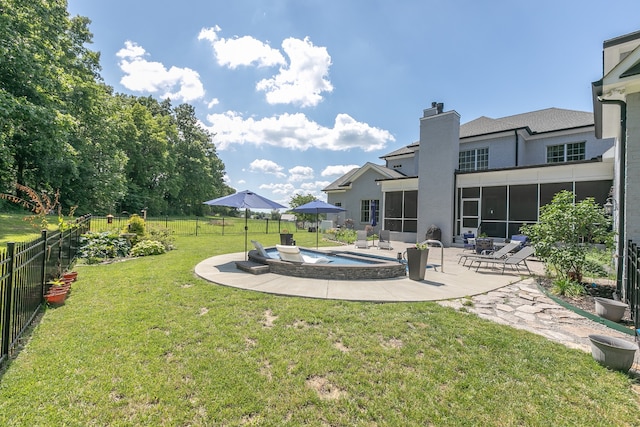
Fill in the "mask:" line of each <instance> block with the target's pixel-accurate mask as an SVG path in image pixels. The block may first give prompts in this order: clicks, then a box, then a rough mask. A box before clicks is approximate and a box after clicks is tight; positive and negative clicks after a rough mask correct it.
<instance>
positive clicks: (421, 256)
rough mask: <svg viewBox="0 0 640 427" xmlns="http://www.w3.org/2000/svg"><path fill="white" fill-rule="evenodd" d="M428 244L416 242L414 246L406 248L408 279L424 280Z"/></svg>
mask: <svg viewBox="0 0 640 427" xmlns="http://www.w3.org/2000/svg"><path fill="white" fill-rule="evenodd" d="M428 257H429V246H428V245H427V244H426V243H416V245H415V246H414V247H409V248H407V265H408V266H409V279H411V280H424V273H425V271H426V270H427V258H428Z"/></svg>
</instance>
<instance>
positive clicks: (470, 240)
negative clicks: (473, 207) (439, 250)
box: [462, 233, 476, 251]
mask: <svg viewBox="0 0 640 427" xmlns="http://www.w3.org/2000/svg"><path fill="white" fill-rule="evenodd" d="M462 242H463V244H464V246H463V248H464V249H465V250H467V249H468V250H471V251H475V250H476V235H475V234H473V233H464V234H463V235H462Z"/></svg>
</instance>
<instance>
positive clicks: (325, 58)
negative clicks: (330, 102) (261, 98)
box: [256, 37, 333, 107]
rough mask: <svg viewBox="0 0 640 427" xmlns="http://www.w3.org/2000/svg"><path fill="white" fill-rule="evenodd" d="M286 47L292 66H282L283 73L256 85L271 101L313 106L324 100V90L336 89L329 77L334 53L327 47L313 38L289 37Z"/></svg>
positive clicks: (268, 100) (285, 42) (271, 102)
mask: <svg viewBox="0 0 640 427" xmlns="http://www.w3.org/2000/svg"><path fill="white" fill-rule="evenodd" d="M282 49H283V50H284V51H285V53H286V54H287V56H288V57H289V66H288V67H287V66H284V65H283V66H281V67H280V73H279V74H278V75H276V76H274V77H272V78H270V79H264V80H261V81H259V82H258V83H257V84H256V89H257V90H262V91H265V92H266V97H267V102H268V103H269V104H297V105H300V106H301V107H313V106H315V105H318V103H319V102H320V101H322V95H321V94H322V93H323V92H331V91H333V85H331V82H329V80H328V75H329V67H330V66H331V56H330V55H329V53H328V52H327V48H325V47H318V46H314V45H313V43H311V41H309V38H308V37H306V38H305V39H304V40H300V39H295V38H288V39H286V40H284V41H283V42H282Z"/></svg>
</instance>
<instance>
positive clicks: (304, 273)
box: [249, 247, 406, 280]
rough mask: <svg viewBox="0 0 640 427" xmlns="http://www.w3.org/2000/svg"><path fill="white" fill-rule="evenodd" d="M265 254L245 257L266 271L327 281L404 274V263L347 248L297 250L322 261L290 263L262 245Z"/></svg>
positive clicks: (389, 276) (387, 277)
mask: <svg viewBox="0 0 640 427" xmlns="http://www.w3.org/2000/svg"><path fill="white" fill-rule="evenodd" d="M265 250H266V252H267V255H268V257H266V258H265V257H263V256H261V255H260V254H258V252H257V251H255V250H252V251H250V252H249V259H251V260H252V261H255V262H259V263H262V264H266V265H268V266H269V271H270V272H271V273H275V274H281V275H284V276H294V277H310V278H316V279H329V280H366V279H389V278H393V277H402V276H405V275H406V265H405V264H402V263H399V262H398V261H397V260H396V259H395V258H388V257H382V256H376V255H368V254H363V253H360V252H350V251H326V252H325V251H314V250H311V249H302V248H301V249H300V252H301V253H303V254H304V255H307V256H310V257H325V258H328V259H329V262H328V263H324V264H307V263H302V264H300V263H293V262H287V261H282V260H280V257H279V255H278V251H277V249H276V248H275V247H272V248H265Z"/></svg>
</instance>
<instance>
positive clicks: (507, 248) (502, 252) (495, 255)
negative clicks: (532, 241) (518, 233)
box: [458, 241, 520, 267]
mask: <svg viewBox="0 0 640 427" xmlns="http://www.w3.org/2000/svg"><path fill="white" fill-rule="evenodd" d="M518 246H520V242H518V241H515V242H510V243H507V244H506V245H504V246H503V247H502V248H500V249H498V250H497V251H494V252H489V253H486V254H476V253H475V252H474V253H472V254H465V253H462V254H460V257H459V258H458V264H460V261H462V265H464V266H467V267H471V264H473V262H471V263H469V265H467V261H473V260H476V259H501V258H504V257H506V256H507V255H509V252H511V251H512V250H514V249H516V248H517V247H518Z"/></svg>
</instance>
